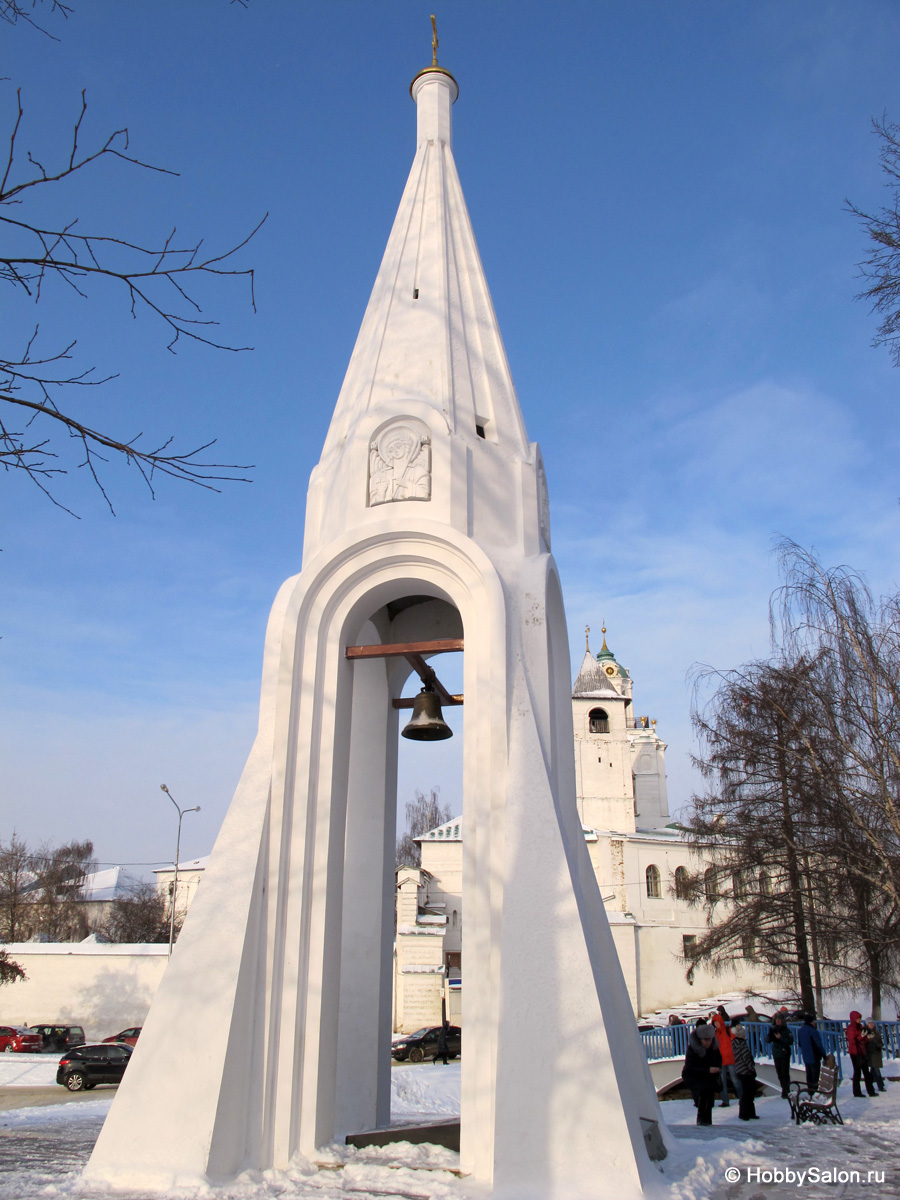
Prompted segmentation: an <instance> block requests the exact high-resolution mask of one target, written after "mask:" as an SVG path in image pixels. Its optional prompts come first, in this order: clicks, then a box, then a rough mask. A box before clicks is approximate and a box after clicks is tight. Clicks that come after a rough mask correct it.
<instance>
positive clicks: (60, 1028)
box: [31, 1025, 85, 1054]
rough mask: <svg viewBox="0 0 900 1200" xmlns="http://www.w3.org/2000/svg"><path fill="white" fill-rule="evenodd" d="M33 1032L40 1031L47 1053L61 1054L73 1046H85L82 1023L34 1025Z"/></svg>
mask: <svg viewBox="0 0 900 1200" xmlns="http://www.w3.org/2000/svg"><path fill="white" fill-rule="evenodd" d="M31 1032H32V1033H39V1034H40V1035H41V1041H42V1042H43V1043H44V1053H45V1054H60V1053H61V1052H62V1051H63V1050H68V1049H69V1048H70V1047H71V1046H83V1045H84V1043H85V1036H84V1030H83V1029H82V1028H81V1026H80V1025H32V1026H31Z"/></svg>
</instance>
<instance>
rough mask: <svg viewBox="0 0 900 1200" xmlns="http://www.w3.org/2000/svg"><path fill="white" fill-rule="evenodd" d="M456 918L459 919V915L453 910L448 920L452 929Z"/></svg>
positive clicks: (454, 926)
mask: <svg viewBox="0 0 900 1200" xmlns="http://www.w3.org/2000/svg"><path fill="white" fill-rule="evenodd" d="M458 917H459V914H458V913H457V911H456V909H455V908H454V910H453V915H452V916H451V918H450V925H451V927H452V928H453V929H455V928H456V925H457V920H458Z"/></svg>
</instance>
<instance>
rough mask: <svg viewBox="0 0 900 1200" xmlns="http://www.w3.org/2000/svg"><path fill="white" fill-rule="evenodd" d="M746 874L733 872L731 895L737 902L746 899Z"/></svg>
mask: <svg viewBox="0 0 900 1200" xmlns="http://www.w3.org/2000/svg"><path fill="white" fill-rule="evenodd" d="M744 891H745V888H744V872H743V871H732V873H731V894H732V896H734V898H735V900H743V898H744Z"/></svg>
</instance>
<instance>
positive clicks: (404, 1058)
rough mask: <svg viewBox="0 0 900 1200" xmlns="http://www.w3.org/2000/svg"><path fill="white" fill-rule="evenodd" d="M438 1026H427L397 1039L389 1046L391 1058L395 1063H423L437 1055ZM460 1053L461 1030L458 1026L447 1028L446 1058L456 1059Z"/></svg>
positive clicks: (439, 1028) (439, 1029)
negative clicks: (394, 1059)
mask: <svg viewBox="0 0 900 1200" xmlns="http://www.w3.org/2000/svg"><path fill="white" fill-rule="evenodd" d="M440 1032H441V1027H440V1025H427V1026H426V1027H425V1028H424V1029H417V1030H416V1032H415V1033H410V1034H408V1035H407V1036H406V1037H402V1038H398V1040H397V1041H396V1042H394V1043H393V1044H392V1046H391V1057H392V1058H396V1060H397V1062H412V1063H420V1062H424V1061H425V1059H426V1058H434V1056H435V1055H436V1054H437V1047H438V1037H439V1036H440ZM461 1051H462V1030H461V1029H460V1027H459V1026H458V1025H448V1026H447V1057H448V1058H456V1056H457V1055H458V1054H459V1053H460V1052H461Z"/></svg>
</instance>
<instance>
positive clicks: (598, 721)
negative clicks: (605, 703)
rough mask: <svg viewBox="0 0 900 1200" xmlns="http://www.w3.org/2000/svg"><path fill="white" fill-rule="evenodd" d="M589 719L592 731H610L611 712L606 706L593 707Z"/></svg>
mask: <svg viewBox="0 0 900 1200" xmlns="http://www.w3.org/2000/svg"><path fill="white" fill-rule="evenodd" d="M588 719H589V721H590V730H591V733H609V713H608V712H607V711H606V709H605V708H592V709H591V711H590V713H589V714H588Z"/></svg>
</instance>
